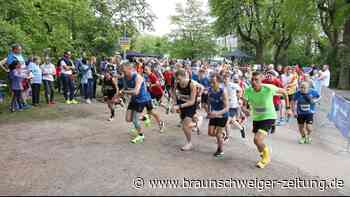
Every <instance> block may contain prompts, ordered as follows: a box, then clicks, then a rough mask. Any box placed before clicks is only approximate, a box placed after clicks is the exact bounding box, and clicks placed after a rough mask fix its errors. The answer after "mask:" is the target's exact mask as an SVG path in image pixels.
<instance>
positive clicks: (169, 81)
mask: <svg viewBox="0 0 350 197" xmlns="http://www.w3.org/2000/svg"><path fill="white" fill-rule="evenodd" d="M163 77H164V81H165V84H164V89H165V90H166V92H167V94H168V98H169V99H170V98H171V89H172V88H173V87H174V81H175V73H174V72H173V71H172V70H171V68H170V67H168V68H166V71H165V72H164V73H163Z"/></svg>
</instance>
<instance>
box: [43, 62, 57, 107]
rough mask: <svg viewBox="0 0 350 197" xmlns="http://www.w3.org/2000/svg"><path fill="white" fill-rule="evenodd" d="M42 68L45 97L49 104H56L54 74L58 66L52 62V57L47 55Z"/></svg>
mask: <svg viewBox="0 0 350 197" xmlns="http://www.w3.org/2000/svg"><path fill="white" fill-rule="evenodd" d="M41 70H42V73H43V84H44V87H45V98H46V103H47V104H48V105H53V104H55V102H54V90H53V89H54V86H53V82H54V77H53V76H54V75H56V68H55V66H54V65H53V64H52V63H51V62H50V58H48V57H46V58H45V62H44V64H43V65H41Z"/></svg>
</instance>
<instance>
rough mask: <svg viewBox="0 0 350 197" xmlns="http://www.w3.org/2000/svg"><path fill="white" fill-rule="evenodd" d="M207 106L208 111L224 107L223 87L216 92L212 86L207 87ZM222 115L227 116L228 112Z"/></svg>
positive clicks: (219, 109)
mask: <svg viewBox="0 0 350 197" xmlns="http://www.w3.org/2000/svg"><path fill="white" fill-rule="evenodd" d="M209 107H210V111H221V110H223V109H224V108H225V104H224V89H223V88H220V89H219V91H218V92H216V91H214V89H213V88H209ZM223 117H224V118H226V117H228V112H226V113H225V114H224V115H223Z"/></svg>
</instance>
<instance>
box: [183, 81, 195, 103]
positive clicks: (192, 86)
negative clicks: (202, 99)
mask: <svg viewBox="0 0 350 197" xmlns="http://www.w3.org/2000/svg"><path fill="white" fill-rule="evenodd" d="M196 95H197V87H196V85H195V84H194V83H191V97H190V100H189V101H187V102H186V103H184V104H181V105H180V108H186V107H190V106H193V105H194V104H195V103H196Z"/></svg>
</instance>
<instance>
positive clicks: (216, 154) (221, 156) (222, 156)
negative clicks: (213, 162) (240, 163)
mask: <svg viewBox="0 0 350 197" xmlns="http://www.w3.org/2000/svg"><path fill="white" fill-rule="evenodd" d="M214 157H216V158H218V159H223V158H224V152H223V151H219V150H217V151H216V153H214Z"/></svg>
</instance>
